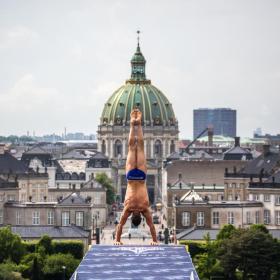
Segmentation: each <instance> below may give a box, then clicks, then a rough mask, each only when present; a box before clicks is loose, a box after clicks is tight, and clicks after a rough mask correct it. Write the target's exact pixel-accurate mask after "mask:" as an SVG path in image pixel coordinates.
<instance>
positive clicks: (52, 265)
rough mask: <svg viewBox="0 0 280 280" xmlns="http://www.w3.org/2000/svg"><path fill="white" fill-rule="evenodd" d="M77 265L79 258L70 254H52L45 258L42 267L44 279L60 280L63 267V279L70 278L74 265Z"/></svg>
mask: <svg viewBox="0 0 280 280" xmlns="http://www.w3.org/2000/svg"><path fill="white" fill-rule="evenodd" d="M78 265H79V260H77V259H75V258H74V257H73V256H72V255H70V254H66V255H65V254H54V255H50V256H48V257H47V259H46V263H45V265H44V268H43V272H44V275H45V277H44V278H45V280H61V279H63V273H64V269H63V267H65V279H70V277H71V275H72V274H73V273H74V271H75V269H76V267H77V266H78Z"/></svg>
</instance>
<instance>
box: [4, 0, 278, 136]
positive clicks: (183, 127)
mask: <svg viewBox="0 0 280 280" xmlns="http://www.w3.org/2000/svg"><path fill="white" fill-rule="evenodd" d="M0 5H1V11H0V15H1V17H0V59H1V61H2V67H1V68H0V74H1V77H2V79H1V83H0V104H1V105H2V104H5V106H3V105H2V106H1V110H0V118H1V119H2V120H5V121H4V122H2V123H1V128H0V135H5V136H7V135H11V134H18V135H23V134H26V131H27V130H29V131H30V133H31V134H32V132H33V131H35V132H36V135H42V134H52V133H54V132H55V133H60V132H63V131H64V127H67V129H68V131H82V132H83V133H85V134H89V133H94V134H96V131H97V126H98V124H99V118H100V116H101V113H102V109H103V105H104V103H105V102H106V100H107V99H108V98H109V97H110V96H111V95H112V93H113V92H114V91H115V90H117V89H118V88H119V87H120V86H121V85H123V84H124V83H125V80H126V79H128V78H129V75H130V59H131V57H132V55H133V53H134V52H135V49H136V43H137V40H136V37H137V34H136V30H137V29H140V30H141V35H140V44H141V50H142V52H143V54H144V56H145V58H146V60H147V65H146V71H147V78H148V79H151V80H152V83H153V84H154V85H155V86H156V87H158V88H159V89H160V90H161V91H162V92H163V93H164V94H165V95H166V96H167V97H168V99H169V100H170V102H172V104H173V108H174V111H175V115H176V117H177V119H178V122H179V129H180V138H191V137H192V121H193V119H192V111H193V109H195V108H200V107H210V108H213V107H230V108H233V109H236V110H237V135H240V136H252V134H253V131H254V130H255V129H256V128H257V127H261V128H262V130H263V132H264V134H265V133H270V134H278V133H279V130H278V128H277V125H276V120H277V119H279V117H280V112H279V110H278V109H277V106H278V105H277V104H278V103H279V102H278V101H279V99H280V97H279V95H277V94H278V92H279V89H280V82H279V80H280V79H279V78H280V67H279V65H280V63H279V62H280V52H279V49H280V41H279V38H278V33H279V26H280V18H279V17H278V13H279V10H280V3H279V2H278V1H269V2H266V1H249V0H248V1H232V2H227V3H226V4H225V3H224V1H218V0H216V1H211V3H209V1H179V0H178V1H175V2H174V4H173V5H171V4H170V2H169V1H154V2H153V3H150V2H149V1H142V2H141V7H138V8H139V9H140V10H141V11H140V12H139V13H138V14H139V16H137V15H138V14H137V15H136V14H135V7H137V6H136V4H135V3H133V2H131V1H122V2H120V1H108V2H106V3H103V2H101V1H84V2H83V3H77V2H74V1H59V2H58V3H50V2H49V3H44V4H42V3H38V2H37V1H28V2H24V3H23V2H20V1H15V2H6V1H0ZM137 5H139V3H138V4H137ZM159 6H160V12H159V9H158V8H159ZM143 11H145V12H143ZM171 18H172V20H171ZM182 100H185V102H182Z"/></svg>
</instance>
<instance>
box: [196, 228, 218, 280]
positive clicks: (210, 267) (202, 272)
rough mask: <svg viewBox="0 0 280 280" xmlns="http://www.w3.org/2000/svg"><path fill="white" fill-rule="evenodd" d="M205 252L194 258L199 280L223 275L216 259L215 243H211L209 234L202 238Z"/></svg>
mask: <svg viewBox="0 0 280 280" xmlns="http://www.w3.org/2000/svg"><path fill="white" fill-rule="evenodd" d="M204 240H205V252H204V253H202V254H198V255H197V256H196V259H197V261H196V263H197V265H198V267H197V271H198V273H199V277H200V279H201V280H203V279H210V278H211V276H213V275H215V276H218V275H223V273H222V269H221V267H220V264H219V261H218V260H217V258H216V243H215V242H213V241H211V239H210V234H209V232H208V233H207V234H206V235H205V236H204Z"/></svg>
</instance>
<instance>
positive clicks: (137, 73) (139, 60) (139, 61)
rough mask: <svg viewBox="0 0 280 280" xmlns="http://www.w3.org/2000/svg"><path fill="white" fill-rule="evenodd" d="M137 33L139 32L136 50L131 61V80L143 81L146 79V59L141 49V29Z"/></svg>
mask: <svg viewBox="0 0 280 280" xmlns="http://www.w3.org/2000/svg"><path fill="white" fill-rule="evenodd" d="M137 34H138V37H137V48H136V52H135V54H134V55H133V57H132V59H131V61H130V62H131V80H130V81H135V82H141V81H145V80H146V73H145V65H146V60H145V57H144V56H143V54H142V52H141V49H140V44H139V34H140V31H139V30H138V31H137Z"/></svg>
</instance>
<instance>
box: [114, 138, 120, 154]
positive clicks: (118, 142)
mask: <svg viewBox="0 0 280 280" xmlns="http://www.w3.org/2000/svg"><path fill="white" fill-rule="evenodd" d="M114 155H115V157H118V156H119V155H120V156H122V142H121V141H120V140H116V142H115V148H114Z"/></svg>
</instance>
